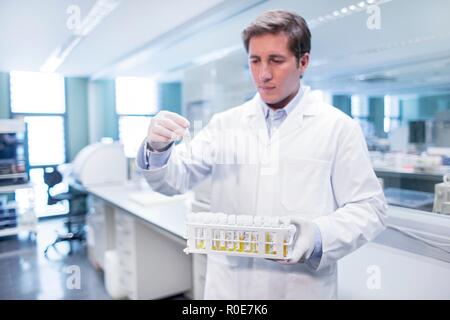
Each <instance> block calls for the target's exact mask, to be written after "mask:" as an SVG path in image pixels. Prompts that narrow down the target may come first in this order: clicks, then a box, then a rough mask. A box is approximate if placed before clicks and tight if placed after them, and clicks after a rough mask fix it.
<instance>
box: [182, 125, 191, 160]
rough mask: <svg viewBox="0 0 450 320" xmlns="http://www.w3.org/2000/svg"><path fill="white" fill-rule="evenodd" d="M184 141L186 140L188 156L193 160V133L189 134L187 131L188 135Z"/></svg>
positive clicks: (185, 135) (187, 130)
mask: <svg viewBox="0 0 450 320" xmlns="http://www.w3.org/2000/svg"><path fill="white" fill-rule="evenodd" d="M183 140H184V144H185V146H186V151H187V155H188V157H189V158H190V159H191V158H192V149H191V140H192V139H191V133H190V132H189V129H186V133H185V134H184V137H183Z"/></svg>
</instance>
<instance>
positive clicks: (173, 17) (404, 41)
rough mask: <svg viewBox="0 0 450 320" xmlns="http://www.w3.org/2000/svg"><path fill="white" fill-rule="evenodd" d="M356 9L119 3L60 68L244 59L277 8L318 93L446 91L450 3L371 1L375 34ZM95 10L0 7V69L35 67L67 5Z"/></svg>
mask: <svg viewBox="0 0 450 320" xmlns="http://www.w3.org/2000/svg"><path fill="white" fill-rule="evenodd" d="M369 1H370V0H369ZM359 2H361V0H359V1H355V0H334V1H329V0H315V1H311V0H267V1H265V0H189V1H175V0H166V1H164V2H160V1H156V0H155V1H153V0H126V1H125V0H121V1H120V3H119V5H118V6H117V7H116V9H115V10H114V11H113V12H112V13H111V14H110V15H109V16H108V17H106V18H105V19H104V20H103V21H102V22H101V23H100V24H99V25H98V26H97V28H96V29H94V31H93V32H92V33H91V34H90V35H88V36H87V37H85V38H83V40H82V41H81V42H80V43H79V44H78V46H76V47H75V48H74V49H73V51H72V52H71V53H70V54H69V55H68V57H67V59H66V60H65V61H64V63H63V64H62V65H61V66H60V67H59V69H58V70H57V71H58V72H61V73H64V74H66V75H71V76H90V77H92V78H94V79H95V78H102V77H115V76H118V75H130V76H154V75H161V74H168V73H169V74H170V73H172V74H176V71H179V70H182V69H183V68H186V67H190V66H194V65H196V64H198V63H204V62H205V61H208V60H211V59H216V58H218V57H220V56H223V55H225V54H229V53H236V52H243V49H242V45H241V40H240V32H241V30H242V29H243V28H244V27H245V26H246V25H247V24H248V23H249V22H250V21H251V20H253V19H254V18H255V17H256V16H258V15H259V14H260V13H261V12H263V11H265V10H269V9H280V8H282V9H288V10H294V11H296V12H298V13H300V14H301V15H302V16H304V17H305V18H306V20H307V21H308V23H309V25H310V27H311V29H312V35H313V38H312V53H311V55H312V63H311V66H310V68H309V70H308V73H307V75H306V78H305V80H307V81H308V82H309V83H311V84H312V85H313V86H315V87H320V88H324V89H329V90H332V91H335V92H357V91H361V90H364V91H367V92H372V93H376V92H379V91H383V92H385V91H389V90H390V91H392V92H408V91H411V90H425V89H426V90H429V89H430V88H433V89H435V90H448V89H449V88H450V77H449V76H448V75H449V74H450V41H449V40H450V31H449V30H450V19H448V18H447V14H448V12H450V1H448V0H428V1H423V0H378V1H377V0H375V2H376V3H378V6H377V7H378V8H379V10H380V11H379V13H380V15H379V17H380V20H379V21H380V28H379V29H372V30H371V29H369V27H368V21H373V20H371V19H372V18H373V17H374V13H373V12H370V13H368V12H366V7H365V8H364V9H363V10H349V9H347V11H346V12H345V13H343V12H341V9H342V8H349V6H350V5H356V6H357V4H358V3H359ZM94 3H95V1H94V0H40V1H32V0H28V1H26V0H0V70H5V71H8V70H35V71H37V70H39V68H40V66H41V65H42V64H43V63H44V62H45V61H46V59H47V58H48V56H49V55H50V54H51V52H52V51H53V50H54V49H55V48H57V47H58V46H61V45H62V44H64V43H65V41H67V39H69V38H70V37H71V36H72V33H71V31H70V30H69V29H68V28H67V27H66V22H67V17H68V14H67V12H66V10H67V8H68V6H69V5H72V4H76V5H78V6H79V7H80V9H81V14H82V15H83V12H88V11H89V9H90V8H91V7H92V6H93V5H94ZM336 10H337V11H339V15H337V16H335V15H333V13H334V12H335V11H336ZM327 17H328V18H327ZM324 19H325V20H324Z"/></svg>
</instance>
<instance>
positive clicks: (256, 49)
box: [248, 32, 309, 108]
mask: <svg viewBox="0 0 450 320" xmlns="http://www.w3.org/2000/svg"><path fill="white" fill-rule="evenodd" d="M248 54H249V65H250V69H251V71H252V77H253V81H254V82H255V85H256V87H257V90H258V92H259V94H260V96H261V98H262V99H263V101H264V102H265V103H267V104H268V105H269V106H270V107H272V108H283V107H284V106H285V105H286V104H287V103H288V102H289V101H290V100H291V99H292V98H293V97H294V96H295V94H296V93H297V91H298V88H299V85H300V75H302V74H303V72H304V71H305V70H306V67H307V66H308V62H309V54H305V55H304V56H303V57H302V58H301V59H300V63H299V64H298V65H297V59H296V58H295V55H294V54H293V53H292V52H291V51H290V50H289V48H288V37H287V36H286V35H285V34H284V33H282V32H281V33H278V34H270V33H269V34H264V35H261V36H256V37H252V38H251V39H250V43H249V48H248Z"/></svg>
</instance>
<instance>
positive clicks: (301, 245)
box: [278, 216, 315, 264]
mask: <svg viewBox="0 0 450 320" xmlns="http://www.w3.org/2000/svg"><path fill="white" fill-rule="evenodd" d="M289 218H290V219H291V223H292V224H293V225H295V227H296V228H297V230H296V232H295V236H294V240H293V247H292V255H291V259H288V260H278V262H280V263H281V264H296V263H304V262H306V261H307V260H308V259H309V258H310V257H311V255H312V253H313V251H314V246H315V226H314V223H313V222H311V221H308V220H305V219H303V218H300V217H298V216H290V217H289Z"/></svg>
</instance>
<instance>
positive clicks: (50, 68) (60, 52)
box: [40, 37, 81, 72]
mask: <svg viewBox="0 0 450 320" xmlns="http://www.w3.org/2000/svg"><path fill="white" fill-rule="evenodd" d="M80 41H81V37H72V38H71V39H70V41H69V43H68V44H67V45H66V46H65V47H59V48H56V49H55V50H53V52H52V53H51V54H50V57H48V59H47V60H46V61H45V63H44V64H43V65H42V66H41V68H40V71H41V72H55V71H56V69H58V67H59V66H60V65H61V64H62V63H63V61H64V60H65V59H66V58H67V56H68V55H69V53H70V52H72V50H73V49H74V48H75V47H76V46H77V45H78V43H79V42H80Z"/></svg>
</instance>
